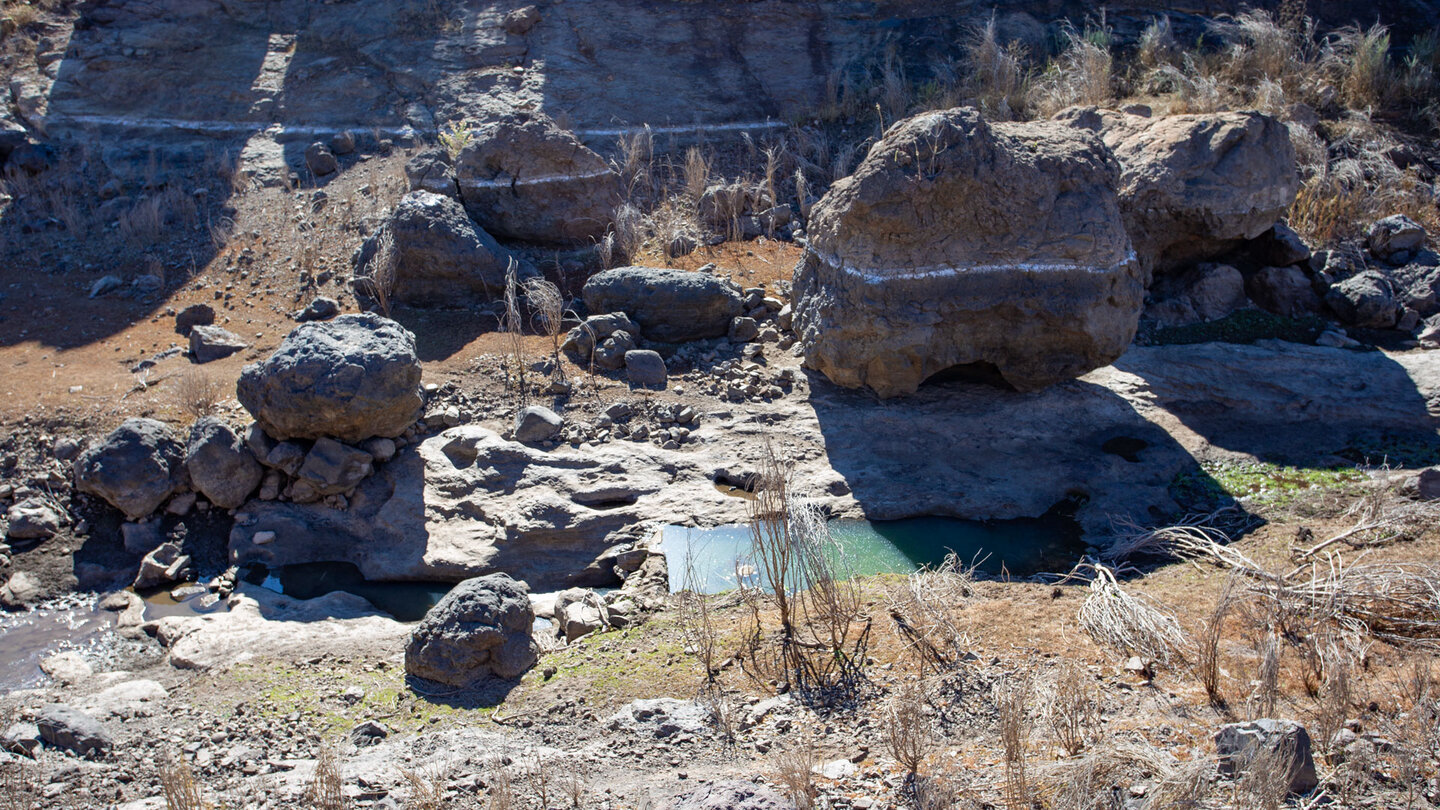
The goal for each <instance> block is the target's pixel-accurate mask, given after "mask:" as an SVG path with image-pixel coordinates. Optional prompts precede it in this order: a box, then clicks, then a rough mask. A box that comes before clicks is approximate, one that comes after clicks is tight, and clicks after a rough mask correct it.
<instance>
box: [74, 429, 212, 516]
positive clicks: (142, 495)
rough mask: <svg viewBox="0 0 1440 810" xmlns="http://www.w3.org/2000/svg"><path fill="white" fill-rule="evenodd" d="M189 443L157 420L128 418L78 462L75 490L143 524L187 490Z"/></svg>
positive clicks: (85, 452)
mask: <svg viewBox="0 0 1440 810" xmlns="http://www.w3.org/2000/svg"><path fill="white" fill-rule="evenodd" d="M187 483H188V476H187V475H186V473H185V445H183V444H181V443H180V440H179V439H177V438H175V434H174V433H172V432H171V431H170V428H169V426H167V425H166V424H165V423H163V422H157V421H155V420H154V419H126V420H125V421H124V422H123V423H121V425H120V427H118V428H115V430H113V431H111V433H110V435H108V436H106V437H105V439H104V440H103V441H101V442H100V443H98V444H95V445H92V446H90V447H89V448H87V449H86V450H85V451H84V452H83V453H81V454H80V457H79V458H77V459H76V460H75V486H76V488H77V489H79V490H80V491H81V492H86V493H89V494H91V495H96V496H99V497H101V498H104V499H105V500H106V501H107V502H108V503H109V504H110V505H111V506H114V507H115V508H116V509H119V510H120V511H121V512H124V513H125V516H126V517H127V518H130V519H131V520H138V519H140V518H143V517H145V516H146V515H148V514H150V513H151V512H154V511H155V510H156V509H158V508H160V504H162V503H164V502H165V499H166V498H169V497H170V496H171V495H173V494H175V493H176V492H179V491H180V490H182V489H184V488H185V487H186V485H187Z"/></svg>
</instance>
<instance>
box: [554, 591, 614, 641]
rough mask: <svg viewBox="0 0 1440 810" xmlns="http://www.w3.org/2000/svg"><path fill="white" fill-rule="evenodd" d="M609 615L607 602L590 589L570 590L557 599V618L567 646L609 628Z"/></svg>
mask: <svg viewBox="0 0 1440 810" xmlns="http://www.w3.org/2000/svg"><path fill="white" fill-rule="evenodd" d="M609 613H610V611H609V610H608V609H607V608H606V606H605V600H603V599H601V598H600V596H599V595H598V594H596V593H595V592H594V591H592V590H590V589H588V588H570V589H568V590H565V591H562V592H561V593H560V595H559V596H558V597H556V599H555V618H556V620H557V621H558V622H559V624H560V631H561V633H562V634H563V635H564V636H565V642H566V643H567V644H568V643H569V642H572V641H574V640H575V639H577V638H580V637H581V636H585V635H589V634H590V633H597V632H599V631H601V630H604V629H605V628H607V627H609V626H610V622H609Z"/></svg>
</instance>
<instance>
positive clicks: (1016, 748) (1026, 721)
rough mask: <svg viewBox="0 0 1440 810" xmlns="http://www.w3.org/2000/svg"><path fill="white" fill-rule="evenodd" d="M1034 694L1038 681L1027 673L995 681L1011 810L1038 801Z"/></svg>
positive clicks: (996, 703) (1007, 796)
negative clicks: (1033, 768) (1033, 764)
mask: <svg viewBox="0 0 1440 810" xmlns="http://www.w3.org/2000/svg"><path fill="white" fill-rule="evenodd" d="M1033 694H1034V684H1033V683H1032V682H1031V680H1030V677H1029V675H1028V673H1025V672H1022V673H1018V674H1012V675H1007V676H1005V677H1004V678H1003V679H1002V680H1000V681H999V682H998V683H996V684H995V708H996V713H997V715H998V717H999V720H1000V742H1001V745H1002V747H1003V749H1004V758H1005V805H1006V806H1007V807H1009V808H1010V810H1029V808H1030V807H1031V805H1032V803H1033V802H1034V796H1033V795H1032V792H1031V787H1030V772H1029V768H1030V761H1029V760H1030V739H1031V737H1032V734H1033V731H1034V725H1033V721H1032V718H1031V716H1030V712H1029V706H1030V700H1031V697H1032V696H1033Z"/></svg>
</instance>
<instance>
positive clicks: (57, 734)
mask: <svg viewBox="0 0 1440 810" xmlns="http://www.w3.org/2000/svg"><path fill="white" fill-rule="evenodd" d="M35 725H36V727H37V728H39V729H40V739H42V740H44V741H45V744H46V745H52V746H54V747H56V748H63V749H65V750H66V751H73V752H75V753H76V754H79V755H80V756H83V757H96V756H103V755H105V754H107V753H109V752H110V749H111V748H113V747H114V742H113V740H112V738H111V736H110V732H109V730H108V729H106V728H105V727H104V726H103V725H101V724H100V721H99V720H96V719H95V718H93V717H91V716H90V715H88V714H86V713H84V712H82V711H80V710H79V709H76V708H74V707H72V706H68V705H66V704H64V703H47V704H45V705H44V706H41V707H40V714H39V715H38V716H37V717H36V718H35Z"/></svg>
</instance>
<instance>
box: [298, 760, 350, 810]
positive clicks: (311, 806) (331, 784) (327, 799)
mask: <svg viewBox="0 0 1440 810" xmlns="http://www.w3.org/2000/svg"><path fill="white" fill-rule="evenodd" d="M304 802H305V807H306V808H307V809H308V810H346V808H348V807H350V800H349V799H347V798H345V782H344V777H343V776H342V775H341V773H340V760H339V758H338V757H337V756H336V755H335V749H333V748H331V747H330V746H328V745H322V746H321V747H320V750H319V751H318V752H317V753H316V754H315V773H314V775H313V776H311V777H310V782H309V783H308V784H307V785H306V786H305V795H304Z"/></svg>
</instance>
